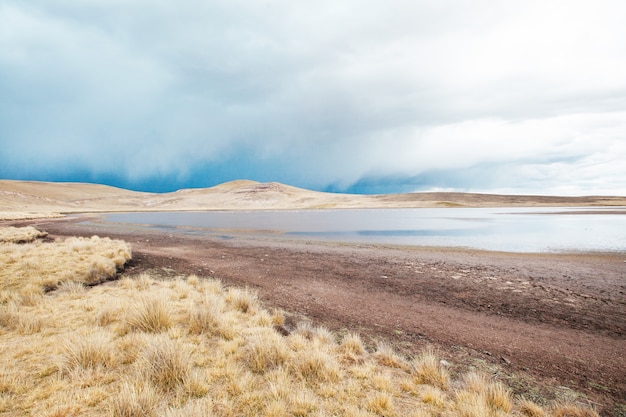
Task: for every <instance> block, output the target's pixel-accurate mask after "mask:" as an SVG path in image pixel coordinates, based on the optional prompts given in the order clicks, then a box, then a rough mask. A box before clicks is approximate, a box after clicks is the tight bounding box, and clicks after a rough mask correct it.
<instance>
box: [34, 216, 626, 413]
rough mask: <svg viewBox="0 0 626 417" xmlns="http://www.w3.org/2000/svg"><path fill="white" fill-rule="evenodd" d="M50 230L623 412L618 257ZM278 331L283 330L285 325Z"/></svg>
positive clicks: (50, 223) (48, 227)
mask: <svg viewBox="0 0 626 417" xmlns="http://www.w3.org/2000/svg"><path fill="white" fill-rule="evenodd" d="M28 224H33V225H35V226H36V227H38V228H40V229H41V230H45V231H48V232H49V233H50V234H51V235H52V236H67V235H78V236H80V235H85V236H90V235H93V234H98V235H100V236H109V237H112V238H118V239H123V240H126V241H127V242H129V243H131V244H132V248H133V261H131V263H130V264H129V265H128V266H127V269H126V272H125V273H126V274H136V273H139V272H141V271H151V272H158V273H159V274H161V275H164V276H173V275H177V274H192V273H193V274H197V275H199V276H212V277H216V278H220V279H222V280H223V281H225V282H226V283H227V284H233V285H242V286H248V287H251V288H254V289H256V290H257V291H258V293H259V296H260V298H261V299H262V300H263V301H264V302H265V304H266V305H267V306H268V307H270V308H271V307H276V308H281V309H284V310H285V311H286V312H288V313H289V314H290V315H291V317H293V318H292V319H291V320H288V322H287V327H289V325H292V323H293V322H294V321H295V320H299V319H301V318H308V319H310V320H312V321H314V323H315V324H317V325H324V326H326V327H328V328H330V329H333V330H335V331H338V332H345V331H356V332H359V333H360V334H361V335H364V337H365V338H366V339H367V340H369V341H370V343H375V341H377V340H385V341H387V342H389V343H391V344H393V345H394V346H395V347H396V348H397V349H399V350H401V351H403V352H404V353H406V354H411V353H412V352H416V351H417V350H419V349H422V348H424V347H425V346H428V345H430V346H434V347H436V348H438V349H439V350H440V351H441V352H442V355H443V356H444V357H445V358H446V359H448V360H449V361H450V362H452V363H454V364H456V365H455V367H453V371H454V370H457V369H458V370H467V369H468V368H472V367H479V368H481V369H487V370H489V372H491V373H492V374H494V375H495V376H496V377H497V378H500V379H503V380H505V382H507V383H508V384H509V385H510V386H512V388H513V389H514V390H515V391H517V392H525V395H526V396H527V397H530V398H531V399H534V400H538V399H540V398H543V399H554V398H557V397H560V398H562V397H563V396H568V395H571V396H572V397H574V395H575V394H574V391H576V392H580V393H583V394H584V396H585V397H586V398H583V397H580V398H578V399H577V401H581V402H586V403H590V404H592V405H593V406H595V407H596V409H597V410H598V411H600V412H601V414H602V415H606V416H624V415H626V253H621V254H615V253H613V254H597V253H592V254H590V253H577V254H512V253H499V252H485V251H473V250H457V249H442V248H407V247H405V248H400V247H386V246H367V245H356V244H355V245H347V244H336V243H334V244H329V243H312V242H304V241H289V240H281V239H267V238H265V239H264V238H260V237H249V238H244V237H242V238H234V239H229V240H225V239H218V238H212V237H206V236H194V235H189V234H183V233H169V232H158V231H150V230H145V229H126V230H122V229H106V228H102V227H96V226H86V225H81V224H79V223H76V222H74V221H69V220H41V221H34V222H33V221H30V222H28ZM287 330H288V329H287Z"/></svg>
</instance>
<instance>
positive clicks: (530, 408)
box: [516, 398, 547, 417]
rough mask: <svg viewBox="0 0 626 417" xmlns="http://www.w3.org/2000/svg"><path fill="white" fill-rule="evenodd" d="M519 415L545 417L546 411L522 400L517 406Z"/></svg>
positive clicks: (528, 401)
mask: <svg viewBox="0 0 626 417" xmlns="http://www.w3.org/2000/svg"><path fill="white" fill-rule="evenodd" d="M516 408H517V410H518V412H519V414H521V415H523V416H526V417H547V413H546V411H545V410H544V409H543V408H541V407H540V406H539V405H537V404H535V403H534V402H532V401H530V400H527V399H525V398H522V399H521V400H519V402H518V404H517V407H516Z"/></svg>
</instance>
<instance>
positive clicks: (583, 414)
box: [551, 404, 599, 417]
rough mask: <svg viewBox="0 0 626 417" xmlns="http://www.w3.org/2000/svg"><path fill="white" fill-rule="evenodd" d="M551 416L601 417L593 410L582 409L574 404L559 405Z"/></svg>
mask: <svg viewBox="0 0 626 417" xmlns="http://www.w3.org/2000/svg"><path fill="white" fill-rule="evenodd" d="M551 415H552V416H553V417H599V415H598V413H597V412H596V411H595V410H593V409H591V408H582V407H579V406H577V405H574V404H557V405H555V406H554V409H553V410H552V413H551Z"/></svg>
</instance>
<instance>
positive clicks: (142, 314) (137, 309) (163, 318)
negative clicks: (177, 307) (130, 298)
mask: <svg viewBox="0 0 626 417" xmlns="http://www.w3.org/2000/svg"><path fill="white" fill-rule="evenodd" d="M127 324H128V326H129V328H130V329H131V330H133V331H140V332H146V333H160V332H164V331H167V330H168V329H169V328H170V327H172V325H173V324H174V320H173V318H172V312H171V311H170V309H169V307H168V305H167V304H166V303H165V301H164V300H163V299H161V298H157V297H142V298H141V299H140V301H139V302H138V303H136V304H135V305H134V306H133V308H132V310H131V311H130V312H129V317H128V319H127Z"/></svg>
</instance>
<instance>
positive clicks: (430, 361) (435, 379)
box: [411, 349, 450, 389]
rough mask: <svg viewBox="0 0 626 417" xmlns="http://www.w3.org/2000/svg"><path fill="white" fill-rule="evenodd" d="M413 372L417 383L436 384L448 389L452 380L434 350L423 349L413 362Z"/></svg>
mask: <svg viewBox="0 0 626 417" xmlns="http://www.w3.org/2000/svg"><path fill="white" fill-rule="evenodd" d="M411 373H412V374H413V376H414V378H415V381H416V383H418V384H428V385H434V386H436V387H438V388H441V389H446V388H447V387H448V384H449V382H450V375H449V374H448V371H447V370H446V369H445V368H444V366H443V365H442V364H441V361H440V359H439V357H438V356H437V355H436V354H435V352H433V351H432V350H430V349H428V350H425V351H423V352H422V353H421V354H420V355H418V356H417V357H416V358H415V359H413V361H412V362H411Z"/></svg>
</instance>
